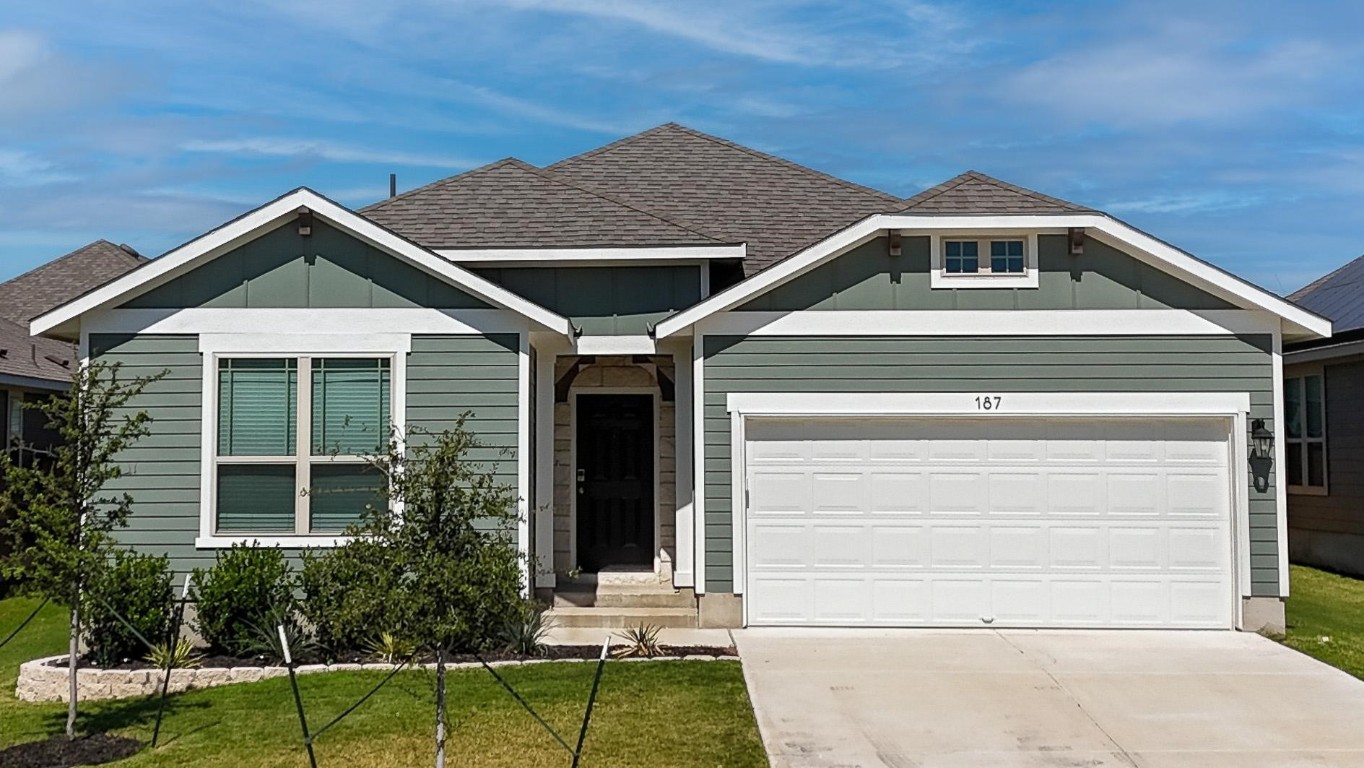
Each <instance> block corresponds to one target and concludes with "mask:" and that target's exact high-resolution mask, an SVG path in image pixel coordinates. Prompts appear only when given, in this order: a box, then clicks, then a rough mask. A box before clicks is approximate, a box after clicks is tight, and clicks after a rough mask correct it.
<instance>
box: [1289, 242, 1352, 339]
mask: <svg viewBox="0 0 1364 768" xmlns="http://www.w3.org/2000/svg"><path fill="white" fill-rule="evenodd" d="M1288 300H1289V301H1292V302H1294V303H1296V304H1297V305H1298V306H1300V307H1302V308H1304V309H1307V310H1310V311H1312V312H1316V313H1317V314H1318V315H1321V316H1322V317H1325V318H1327V319H1329V320H1330V321H1331V323H1332V324H1333V330H1334V332H1335V333H1337V334H1340V333H1344V332H1346V331H1353V330H1358V329H1360V328H1364V256H1360V257H1359V258H1357V259H1355V260H1354V261H1351V262H1350V263H1348V264H1346V265H1345V266H1343V267H1341V268H1340V269H1337V270H1336V271H1334V272H1332V273H1330V274H1328V275H1324V276H1322V277H1320V278H1318V279H1316V280H1314V281H1312V282H1311V283H1309V284H1307V285H1305V286H1303V287H1302V288H1299V289H1298V290H1297V291H1295V292H1293V293H1292V294H1289V296H1288Z"/></svg>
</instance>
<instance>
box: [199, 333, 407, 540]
mask: <svg viewBox="0 0 1364 768" xmlns="http://www.w3.org/2000/svg"><path fill="white" fill-rule="evenodd" d="M391 367H392V364H391V361H389V360H388V359H387V358H307V357H302V358H225V359H220V360H219V361H218V425H217V430H218V432H217V434H218V460H217V480H216V482H217V498H216V500H217V515H216V527H217V531H218V532H219V533H277V534H311V533H337V532H340V531H342V530H344V529H345V527H346V526H347V525H349V524H351V523H353V522H356V521H358V520H359V519H360V516H361V515H362V514H363V513H364V510H365V508H366V507H367V506H378V505H379V504H381V503H382V499H383V496H382V492H383V477H382V475H381V474H380V473H378V472H377V471H375V470H373V469H372V468H371V467H370V466H369V464H368V462H367V461H366V457H367V456H372V455H374V454H377V453H379V452H381V451H382V450H383V449H384V446H385V444H386V443H387V440H388V436H389V425H390V424H391V420H392V413H391V410H392V396H391V392H390V389H391V386H392V384H391V378H392V377H391Z"/></svg>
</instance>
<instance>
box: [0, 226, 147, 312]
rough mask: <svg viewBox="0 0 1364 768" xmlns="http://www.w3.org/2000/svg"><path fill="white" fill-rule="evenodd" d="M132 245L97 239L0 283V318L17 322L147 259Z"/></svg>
mask: <svg viewBox="0 0 1364 768" xmlns="http://www.w3.org/2000/svg"><path fill="white" fill-rule="evenodd" d="M146 261H147V259H145V258H143V257H142V256H140V255H138V253H137V252H136V251H134V250H132V249H131V248H127V247H124V246H118V245H114V244H113V243H111V242H109V241H108V240H96V241H95V242H93V243H90V244H89V245H87V246H84V247H82V248H77V249H76V250H74V251H72V252H71V253H68V254H66V255H65V256H62V257H61V258H58V259H53V260H52V261H49V262H48V263H46V264H44V265H42V266H40V267H37V268H36V269H32V270H30V271H28V272H25V273H24V274H22V275H19V276H18V277H16V278H14V279H12V280H8V281H6V282H4V283H0V318H4V319H5V320H9V321H11V322H14V323H19V324H20V325H27V324H28V321H29V320H32V319H33V318H35V317H37V316H38V315H41V314H42V313H44V312H46V311H48V310H49V309H52V308H53V307H56V306H58V305H60V304H63V303H65V302H67V301H70V300H71V299H73V298H75V297H77V296H79V295H81V294H83V293H85V292H86V291H89V290H91V289H93V288H97V287H99V286H101V285H103V284H105V283H107V282H109V281H110V280H113V279H114V278H116V277H118V276H119V275H122V274H123V273H125V272H127V271H129V270H131V269H133V268H135V267H137V266H138V265H139V264H142V263H144V262H146Z"/></svg>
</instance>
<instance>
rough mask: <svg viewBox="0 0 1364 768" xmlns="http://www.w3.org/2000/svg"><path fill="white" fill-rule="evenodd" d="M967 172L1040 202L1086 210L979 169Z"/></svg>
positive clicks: (1085, 207)
mask: <svg viewBox="0 0 1364 768" xmlns="http://www.w3.org/2000/svg"><path fill="white" fill-rule="evenodd" d="M967 173H969V174H971V175H973V176H974V177H975V178H976V179H978V180H980V181H983V182H985V183H987V184H994V185H995V186H997V187H1003V188H1005V189H1007V190H1010V191H1012V192H1017V193H1019V194H1021V195H1026V196H1028V197H1031V198H1033V199H1034V200H1038V201H1041V202H1044V203H1053V204H1057V205H1063V206H1066V207H1068V208H1075V209H1077V210H1088V207H1087V206H1083V205H1080V204H1079V203H1072V202H1071V201H1069V200H1063V199H1061V198H1059V197H1055V196H1053V195H1048V194H1047V193H1045V192H1038V191H1037V190H1035V189H1028V188H1027V187H1020V186H1019V185H1017V184H1012V183H1010V182H1007V181H1005V180H1003V179H998V178H995V177H994V176H991V175H989V174H986V173H981V172H980V171H977V170H968V171H967Z"/></svg>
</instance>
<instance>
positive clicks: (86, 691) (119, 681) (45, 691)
mask: <svg viewBox="0 0 1364 768" xmlns="http://www.w3.org/2000/svg"><path fill="white" fill-rule="evenodd" d="M738 660H739V657H738V656H709V655H695V654H693V655H689V656H652V657H630V658H625V659H611V661H629V662H639V661H738ZM65 661H66V655H65V654H63V655H61V656H47V657H45V658H41V659H34V660H33V661H26V662H24V663H23V664H22V665H20V666H19V681H18V683H16V684H15V686H14V694H15V696H17V697H18V698H19V700H20V701H30V702H41V701H63V702H64V701H66V697H67V692H68V690H69V686H68V684H67V681H68V677H67V671H68V670H67V668H66V667H65V666H54V664H60V663H64V662H65ZM596 661H597V660H596V659H508V660H502V661H490V662H488V666H490V667H520V666H526V665H530V664H583V663H588V662H596ZM397 666H400V665H397V664H301V665H299V666H298V667H296V668H295V669H294V672H295V673H297V674H300V675H315V674H319V673H323V672H360V671H365V672H389V671H392V670H393V669H394V668H395V667H397ZM482 666H483V665H482V664H480V663H478V662H476V661H466V662H459V663H452V664H447V665H446V669H476V668H481V667H482ZM412 667H413V668H414V669H416V668H425V669H435V668H436V665H435V663H434V662H432V663H427V664H413V665H412ZM288 674H289V670H288V668H286V667H245V666H243V667H200V668H198V669H174V670H171V674H170V685H169V686H168V689H169V690H170V692H171V693H180V692H182V691H189V690H195V689H199V688H216V687H218V686H221V685H232V684H233V683H255V682H259V681H261V680H269V679H270V678H274V677H285V676H287V675H288ZM161 679H162V672H161V670H159V669H98V668H94V667H81V668H80V669H77V670H76V696H77V697H79V698H80V699H81V700H83V701H96V700H101V699H130V698H135V697H138V696H150V695H152V694H158V693H160V692H161Z"/></svg>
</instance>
